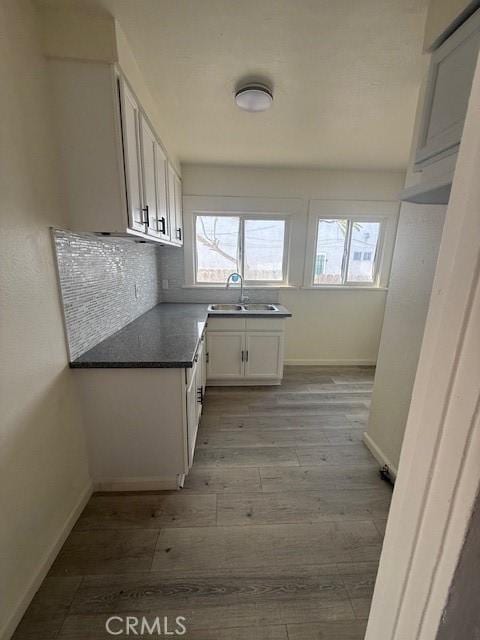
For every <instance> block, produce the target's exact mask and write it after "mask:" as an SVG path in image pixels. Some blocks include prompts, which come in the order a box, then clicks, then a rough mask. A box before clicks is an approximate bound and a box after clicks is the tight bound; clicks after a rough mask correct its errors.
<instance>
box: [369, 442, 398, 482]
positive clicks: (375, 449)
mask: <svg viewBox="0 0 480 640" xmlns="http://www.w3.org/2000/svg"><path fill="white" fill-rule="evenodd" d="M363 442H364V443H365V445H366V447H367V449H368V450H369V451H370V453H371V454H372V455H373V457H374V458H375V460H376V461H377V462H378V464H379V465H380V466H381V467H383V466H384V465H387V467H388V470H389V471H390V475H391V476H392V477H393V479H394V480H395V478H396V477H397V467H396V466H395V465H394V464H392V462H391V461H390V460H389V459H388V458H387V456H386V455H385V454H384V453H383V451H382V450H381V449H380V447H379V446H378V445H377V444H376V443H375V442H374V441H373V440H372V438H371V437H370V436H369V435H368V433H367V432H366V431H365V432H364V434H363Z"/></svg>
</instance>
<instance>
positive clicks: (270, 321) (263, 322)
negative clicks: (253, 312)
mask: <svg viewBox="0 0 480 640" xmlns="http://www.w3.org/2000/svg"><path fill="white" fill-rule="evenodd" d="M246 323H247V326H246V329H247V331H283V323H284V320H283V318H248V319H247V320H246Z"/></svg>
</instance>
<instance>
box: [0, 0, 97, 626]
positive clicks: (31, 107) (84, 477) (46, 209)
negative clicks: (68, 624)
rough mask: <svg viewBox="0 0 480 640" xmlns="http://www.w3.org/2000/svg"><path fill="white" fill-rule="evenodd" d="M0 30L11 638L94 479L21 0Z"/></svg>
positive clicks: (0, 587)
mask: <svg viewBox="0 0 480 640" xmlns="http://www.w3.org/2000/svg"><path fill="white" fill-rule="evenodd" d="M0 31H1V34H0V35H1V37H0V74H1V78H2V100H1V109H2V113H1V119H0V122H1V127H2V129H1V134H0V137H1V147H0V154H1V170H0V218H1V229H2V232H1V234H0V261H1V264H0V291H1V294H0V295H1V299H0V306H1V310H2V311H1V315H2V317H1V323H0V350H1V354H2V355H1V358H0V394H1V398H0V406H1V409H2V410H1V414H0V420H1V422H0V513H1V516H0V522H1V524H0V594H1V596H0V637H1V638H7V637H8V636H9V633H10V632H11V631H12V630H13V627H14V625H15V623H16V622H17V621H18V616H19V615H21V613H22V612H23V611H22V607H24V606H26V605H28V601H29V597H30V596H31V595H33V593H34V591H35V589H36V588H37V587H38V586H39V579H40V578H41V577H43V576H42V569H45V567H46V565H45V563H46V562H48V559H49V553H50V552H51V551H52V549H53V548H54V546H55V543H56V542H57V541H58V537H59V536H60V535H61V533H62V531H63V530H64V527H65V525H66V523H67V521H68V519H69V517H70V515H71V514H72V512H74V511H75V508H76V507H77V505H79V503H81V500H82V497H84V496H85V495H88V490H89V484H90V481H89V473H88V467H87V457H86V449H85V442H84V436H83V430H82V426H81V422H80V418H79V411H78V408H77V403H76V398H75V394H74V389H73V385H72V379H71V375H70V371H69V369H68V367H67V354H66V347H65V338H64V332H63V326H62V318H61V312H60V305H59V300H58V290H57V282H56V274H55V267H54V258H53V249H52V245H51V240H50V235H49V229H48V226H49V225H61V224H62V222H63V216H62V206H61V203H60V202H59V199H58V193H59V189H58V184H57V182H56V175H57V168H56V163H55V157H54V153H53V148H52V142H51V140H52V128H51V127H50V121H49V111H48V104H47V101H48V94H47V87H46V79H45V78H46V76H45V65H44V61H43V59H42V57H41V55H40V43H39V38H38V33H37V24H36V16H35V12H34V10H33V8H32V6H31V4H30V2H29V1H28V0H4V1H3V2H2V3H1V4H0ZM36 579H37V581H36Z"/></svg>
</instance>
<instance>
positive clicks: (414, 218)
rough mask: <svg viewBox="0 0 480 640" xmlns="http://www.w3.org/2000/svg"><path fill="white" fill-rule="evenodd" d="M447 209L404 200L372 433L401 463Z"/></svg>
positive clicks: (387, 453) (394, 460)
mask: <svg viewBox="0 0 480 640" xmlns="http://www.w3.org/2000/svg"><path fill="white" fill-rule="evenodd" d="M444 218H445V207H443V206H441V207H440V206H432V205H413V204H408V203H404V204H402V208H401V213H400V221H399V224H398V231H397V242H396V245H395V253H394V255H393V264H392V273H391V276H390V288H389V291H388V296H387V303H386V306H385V318H384V321H383V330H382V338H381V341H380V350H379V353H378V361H377V371H376V374H375V385H374V388H373V394H372V404H371V409H370V422H369V425H368V436H369V437H370V439H371V440H372V441H373V443H374V444H375V445H376V447H378V449H379V450H380V452H381V453H382V454H383V455H384V457H385V459H386V460H388V461H389V463H390V464H393V466H394V467H395V468H397V466H398V461H399V458H400V450H401V447H402V442H403V434H404V432H405V425H406V423H407V417H408V411H409V408H410V400H411V397H412V390H413V383H414V382H415V374H416V372H417V365H418V357H419V355H420V347H421V346H422V340H423V332H424V329H425V321H426V318H427V311H428V304H429V301H430V294H431V291H432V284H433V276H434V273H435V267H436V264H437V255H438V249H439V247H440V239H441V235H442V230H443V222H444Z"/></svg>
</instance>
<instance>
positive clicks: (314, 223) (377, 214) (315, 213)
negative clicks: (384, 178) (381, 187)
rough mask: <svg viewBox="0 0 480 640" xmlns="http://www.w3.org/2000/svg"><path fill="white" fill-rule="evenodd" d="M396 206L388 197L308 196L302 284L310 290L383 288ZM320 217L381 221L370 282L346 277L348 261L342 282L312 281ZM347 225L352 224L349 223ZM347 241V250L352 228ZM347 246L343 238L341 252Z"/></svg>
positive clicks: (390, 254)
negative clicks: (316, 197)
mask: <svg viewBox="0 0 480 640" xmlns="http://www.w3.org/2000/svg"><path fill="white" fill-rule="evenodd" d="M399 208H400V203H399V202H395V201H391V200H358V201H355V200H311V201H310V204H309V213H308V230H307V241H306V252H305V266H304V277H303V288H304V289H312V290H322V289H323V290H347V289H355V290H362V289H363V290H382V289H386V288H387V286H388V279H389V275H390V268H391V262H392V256H393V247H394V243H395V234H396V228H397V222H398V214H399ZM320 219H327V220H337V219H338V220H347V221H351V220H355V221H358V222H362V221H363V222H379V223H380V231H379V237H378V244H377V251H376V256H375V267H374V280H373V282H356V281H352V280H348V270H347V267H348V264H347V265H345V267H346V268H345V277H344V279H343V280H342V283H337V284H324V283H321V284H314V275H315V259H316V249H317V237H318V221H319V220H320ZM349 226H350V228H351V225H349ZM348 243H349V244H348V250H350V245H351V231H349V238H348ZM346 246H347V244H346V242H345V247H344V255H345V248H346ZM345 259H347V260H348V253H347V258H345V257H344V260H345Z"/></svg>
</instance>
